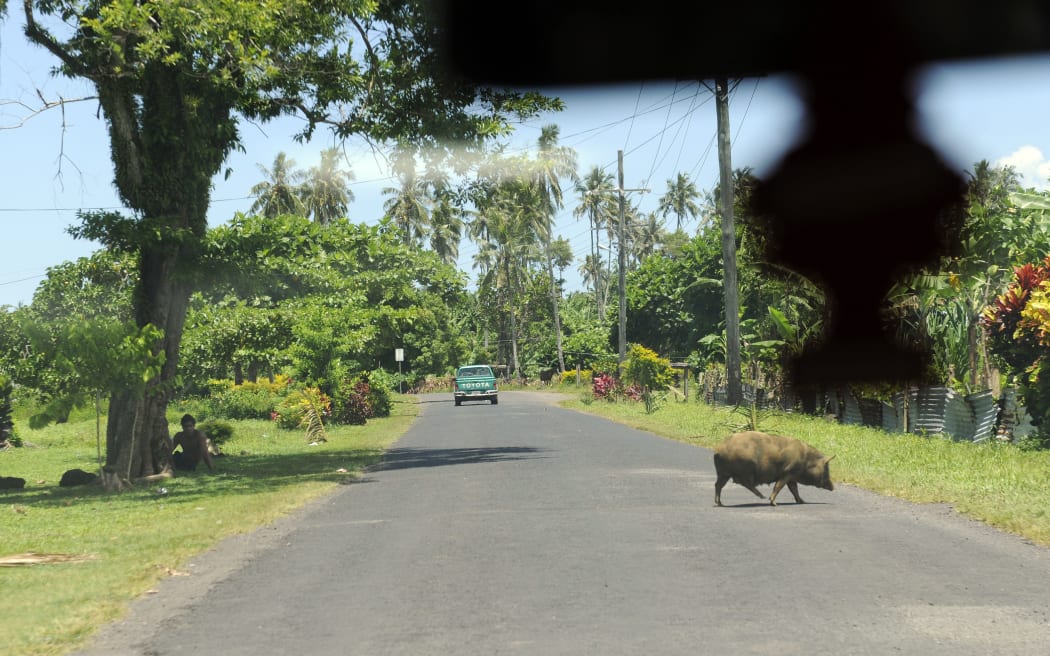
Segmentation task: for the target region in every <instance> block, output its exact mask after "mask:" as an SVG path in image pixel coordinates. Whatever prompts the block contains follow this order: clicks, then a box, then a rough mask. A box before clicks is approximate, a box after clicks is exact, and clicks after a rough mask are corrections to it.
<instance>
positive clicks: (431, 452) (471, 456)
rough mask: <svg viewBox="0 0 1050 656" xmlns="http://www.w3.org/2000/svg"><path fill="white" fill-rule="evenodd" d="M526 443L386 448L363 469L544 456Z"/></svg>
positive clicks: (483, 461)
mask: <svg viewBox="0 0 1050 656" xmlns="http://www.w3.org/2000/svg"><path fill="white" fill-rule="evenodd" d="M546 450H547V449H539V448H536V447H529V446H505V447H477V448H459V449H421V448H412V447H405V448H395V449H390V450H389V451H387V452H386V454H385V455H384V456H383V458H382V460H380V461H379V462H378V463H376V464H375V465H372V466H371V467H368V468H367V471H369V472H377V471H388V470H394V469H412V468H415V467H446V466H449V465H472V464H483V463H489V462H503V461H508V460H526V459H530V458H537V457H546V456H538V455H536V454H538V453H540V452H543V451H546Z"/></svg>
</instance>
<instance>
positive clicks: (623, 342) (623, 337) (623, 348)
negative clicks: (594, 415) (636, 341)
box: [616, 150, 627, 378]
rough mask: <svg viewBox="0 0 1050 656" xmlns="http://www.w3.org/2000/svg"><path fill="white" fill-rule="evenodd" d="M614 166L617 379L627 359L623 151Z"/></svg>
mask: <svg viewBox="0 0 1050 656" xmlns="http://www.w3.org/2000/svg"><path fill="white" fill-rule="evenodd" d="M616 166H617V170H618V184H617V185H616V190H617V191H618V192H619V196H620V228H619V231H618V234H617V237H616V241H617V242H619V245H620V253H619V255H620V330H619V335H618V337H619V345H620V360H619V364H617V365H616V377H617V378H619V377H620V376H621V375H622V374H623V362H624V360H626V359H627V273H626V270H627V252H626V250H625V249H624V238H623V235H624V229H623V224H624V221H625V215H626V213H627V212H626V207H625V206H626V204H627V201H626V200H625V199H624V197H623V192H624V189H623V151H622V150H618V151H616Z"/></svg>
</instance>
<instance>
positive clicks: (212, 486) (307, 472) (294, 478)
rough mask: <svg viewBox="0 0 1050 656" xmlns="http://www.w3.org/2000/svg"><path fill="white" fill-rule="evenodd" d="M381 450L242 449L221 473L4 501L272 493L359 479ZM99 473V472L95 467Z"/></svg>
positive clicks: (33, 490) (44, 490)
mask: <svg viewBox="0 0 1050 656" xmlns="http://www.w3.org/2000/svg"><path fill="white" fill-rule="evenodd" d="M382 456H383V451H382V450H381V449H338V448H325V447H323V446H321V447H317V448H316V449H313V450H310V451H304V452H299V453H241V454H236V455H234V454H229V455H225V456H223V457H217V458H213V461H214V463H215V471H213V472H210V471H208V469H207V467H205V466H201V467H199V468H198V469H197V471H195V472H176V474H175V476H174V477H172V478H166V479H162V480H159V481H154V482H150V483H140V484H138V485H136V486H135V487H134V488H132V489H130V490H125V491H123V492H118V493H114V492H108V491H106V490H104V489H103V488H102V487H101V486H100V485H98V484H89V485H78V486H73V487H61V486H59V485H58V484H57V483H56V484H54V485H47V486H44V487H36V486H31V487H26V488H24V489H21V490H2V491H0V503H3V504H12V505H26V506H34V507H40V508H48V507H61V506H70V505H73V504H75V503H79V502H90V503H103V504H106V503H134V502H136V501H138V500H141V501H142V502H150V501H163V502H164V503H167V504H172V505H175V504H180V503H187V504H188V503H193V504H197V503H200V502H201V501H204V500H208V499H211V498H214V497H216V496H230V495H242V494H258V493H265V492H272V491H274V490H279V489H281V488H284V487H290V486H293V485H297V484H300V483H303V482H309V481H318V482H325V481H331V482H335V483H345V482H358V481H354V479H355V475H359V474H360V473H361V472H362V471H363V470H364V469H365V468H367V467H368V466H370V465H373V464H375V463H377V462H379V460H380V459H381V458H382ZM92 471H94V470H92Z"/></svg>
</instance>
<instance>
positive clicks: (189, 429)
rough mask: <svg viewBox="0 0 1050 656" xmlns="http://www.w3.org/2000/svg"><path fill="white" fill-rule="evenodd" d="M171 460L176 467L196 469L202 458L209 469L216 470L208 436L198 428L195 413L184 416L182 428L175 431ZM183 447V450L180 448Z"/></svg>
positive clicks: (185, 469) (186, 469) (187, 469)
mask: <svg viewBox="0 0 1050 656" xmlns="http://www.w3.org/2000/svg"><path fill="white" fill-rule="evenodd" d="M173 444H174V447H173V450H172V452H171V462H172V464H173V465H174V466H175V469H181V470H183V471H196V470H197V465H199V464H200V462H201V460H203V461H204V464H206V465H208V471H214V467H212V464H211V453H209V452H208V436H207V435H205V434H204V433H203V432H202V431H199V430H197V420H196V419H194V418H193V415H183V416H182V430H181V431H179V432H178V433H175V439H174V442H173ZM180 446H181V447H182V451H179V450H178V448H179V447H180Z"/></svg>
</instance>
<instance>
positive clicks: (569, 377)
mask: <svg viewBox="0 0 1050 656" xmlns="http://www.w3.org/2000/svg"><path fill="white" fill-rule="evenodd" d="M591 376H592V372H591V370H590V369H580V382H581V383H584V384H586V383H590V382H591ZM561 383H562V385H565V384H567V383H572V384H575V383H576V370H575V369H569V370H566V371H563V372H562V374H561Z"/></svg>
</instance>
